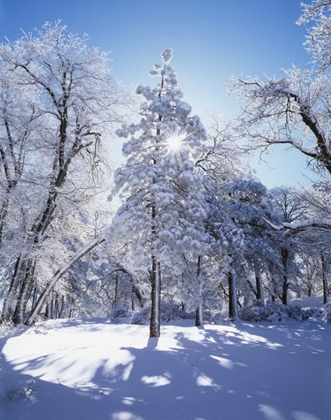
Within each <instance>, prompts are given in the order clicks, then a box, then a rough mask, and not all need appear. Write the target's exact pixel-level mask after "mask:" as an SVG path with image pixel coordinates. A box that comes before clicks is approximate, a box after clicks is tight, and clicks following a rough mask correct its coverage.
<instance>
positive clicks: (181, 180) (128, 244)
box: [113, 49, 206, 337]
mask: <svg viewBox="0 0 331 420" xmlns="http://www.w3.org/2000/svg"><path fill="white" fill-rule="evenodd" d="M171 58H172V50H170V49H166V50H165V51H164V52H163V53H162V60H163V63H162V65H159V64H157V65H155V66H154V69H153V70H152V71H151V72H150V75H151V76H155V77H159V78H160V83H158V85H157V86H156V87H155V88H153V89H152V88H150V87H143V86H138V88H137V94H139V95H142V96H143V97H144V98H145V100H146V101H145V102H144V103H143V104H142V106H141V110H140V116H141V120H140V122H139V123H138V124H131V125H129V126H123V128H122V129H120V130H118V131H117V134H118V135H119V136H121V137H124V138H128V137H129V139H128V140H127V141H126V143H125V144H124V145H123V149H122V151H123V154H124V156H125V157H126V158H127V161H126V163H125V164H124V165H123V166H122V167H121V168H119V169H118V170H117V171H116V173H115V183H116V190H117V192H119V193H120V195H121V197H122V199H123V200H124V203H123V204H122V205H121V207H120V208H119V210H118V211H117V214H116V216H115V217H114V220H113V232H114V235H115V236H116V238H117V243H118V248H121V249H122V250H123V252H122V254H123V261H124V262H123V265H125V266H127V267H129V268H130V270H131V271H135V270H144V271H145V273H146V276H148V278H149V280H150V285H151V323H150V336H151V337H158V336H159V335H160V298H161V276H162V275H163V273H165V272H166V271H167V270H170V271H171V273H172V276H177V277H180V276H181V274H182V273H183V272H184V271H185V270H186V268H187V264H190V265H191V264H195V266H196V267H197V269H196V282H197V284H198V286H199V287H198V289H199V290H201V282H202V278H201V277H202V276H200V273H201V270H200V269H199V267H200V266H201V264H202V261H201V257H202V256H203V255H204V253H205V232H204V224H203V222H204V219H205V210H204V207H203V200H204V189H203V184H202V176H201V175H200V174H199V173H198V172H197V170H196V169H195V165H194V160H193V159H194V158H195V157H197V154H199V153H200V152H201V142H202V141H203V140H204V139H205V137H206V134H205V130H204V128H203V126H202V124H201V122H200V119H199V118H198V117H197V116H190V113H191V107H190V106H189V105H188V104H187V103H186V102H183V100H182V97H183V94H182V92H181V91H180V90H179V88H178V87H177V78H176V73H175V70H174V69H173V68H172V67H171V66H170V65H169V62H170V60H171ZM200 297H201V296H200ZM199 304H200V302H199Z"/></svg>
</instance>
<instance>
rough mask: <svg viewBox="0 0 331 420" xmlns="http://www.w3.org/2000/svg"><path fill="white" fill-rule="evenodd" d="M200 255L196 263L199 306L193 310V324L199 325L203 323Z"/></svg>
mask: <svg viewBox="0 0 331 420" xmlns="http://www.w3.org/2000/svg"><path fill="white" fill-rule="evenodd" d="M201 259H202V258H201V256H199V257H198V263H197V282H198V296H197V298H198V302H199V306H198V307H197V308H196V311H195V326H196V327H200V326H201V325H202V323H203V313H202V279H201Z"/></svg>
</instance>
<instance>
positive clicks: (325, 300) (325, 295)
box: [321, 254, 328, 305]
mask: <svg viewBox="0 0 331 420" xmlns="http://www.w3.org/2000/svg"><path fill="white" fill-rule="evenodd" d="M321 262H322V281H323V305H325V304H326V303H328V281H327V276H326V262H325V258H324V255H323V254H321Z"/></svg>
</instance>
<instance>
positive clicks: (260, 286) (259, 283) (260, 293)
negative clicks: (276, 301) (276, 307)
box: [254, 262, 264, 302]
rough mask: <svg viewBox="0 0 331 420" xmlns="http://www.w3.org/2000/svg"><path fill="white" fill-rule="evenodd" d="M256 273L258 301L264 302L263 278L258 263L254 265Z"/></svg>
mask: <svg viewBox="0 0 331 420" xmlns="http://www.w3.org/2000/svg"><path fill="white" fill-rule="evenodd" d="M254 271H255V281H256V298H257V300H260V301H261V302H264V296H263V283H262V276H261V271H260V267H259V264H258V263H257V262H255V263H254Z"/></svg>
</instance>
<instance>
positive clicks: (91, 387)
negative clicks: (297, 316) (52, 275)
mask: <svg viewBox="0 0 331 420" xmlns="http://www.w3.org/2000/svg"><path fill="white" fill-rule="evenodd" d="M192 322H193V321H192V320H185V321H173V322H172V323H171V324H164V325H162V327H161V337H160V338H159V339H157V338H153V339H151V338H148V335H149V330H148V327H147V326H141V325H128V324H111V323H110V322H109V321H105V320H98V319H93V320H84V321H81V320H70V321H68V320H63V321H48V322H44V323H40V324H37V326H36V327H34V328H31V329H27V328H19V329H17V330H14V333H13V332H11V334H9V335H7V336H5V335H3V337H2V338H0V347H1V353H0V398H1V403H0V418H1V420H21V419H22V420H23V419H24V420H26V419H34V420H45V418H47V420H69V419H70V420H91V419H94V418H95V419H98V420H142V419H144V420H146V419H147V420H157V419H160V420H161V419H162V420H170V419H175V420H186V419H187V420H217V419H224V420H231V419H235V420H329V419H330V413H331V401H330V391H331V362H330V360H331V359H330V351H331V325H329V324H325V323H320V322H318V321H314V320H312V321H306V322H303V323H298V322H287V323H279V324H278V323H277V324H264V323H256V324H251V323H244V322H237V323H236V324H229V323H225V322H224V323H223V324H221V325H214V324H206V325H204V326H203V327H200V328H197V327H194V326H192ZM2 328H3V329H4V327H2Z"/></svg>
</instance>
